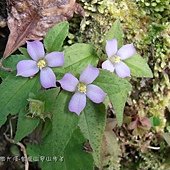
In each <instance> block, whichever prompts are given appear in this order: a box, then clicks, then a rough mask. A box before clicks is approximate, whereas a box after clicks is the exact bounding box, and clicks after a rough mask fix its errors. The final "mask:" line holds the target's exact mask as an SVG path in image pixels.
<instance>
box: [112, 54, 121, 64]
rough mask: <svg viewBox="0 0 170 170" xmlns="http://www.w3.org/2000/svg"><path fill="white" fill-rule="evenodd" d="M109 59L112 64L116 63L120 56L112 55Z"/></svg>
mask: <svg viewBox="0 0 170 170" xmlns="http://www.w3.org/2000/svg"><path fill="white" fill-rule="evenodd" d="M110 61H111V62H112V63H113V64H116V63H119V62H120V61H121V58H120V57H119V56H113V57H111V58H110Z"/></svg>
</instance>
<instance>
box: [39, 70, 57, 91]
mask: <svg viewBox="0 0 170 170" xmlns="http://www.w3.org/2000/svg"><path fill="white" fill-rule="evenodd" d="M40 82H41V85H42V86H43V87H44V88H50V87H56V76H55V74H54V72H53V70H52V69H51V68H49V67H45V68H43V69H41V71H40Z"/></svg>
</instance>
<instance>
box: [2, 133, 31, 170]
mask: <svg viewBox="0 0 170 170" xmlns="http://www.w3.org/2000/svg"><path fill="white" fill-rule="evenodd" d="M4 136H5V139H6V140H7V141H8V142H10V143H13V144H16V145H18V146H19V147H20V148H21V152H22V153H23V155H24V158H25V170H28V169H29V162H28V156H27V152H26V148H25V146H24V145H23V144H22V143H21V142H17V143H16V142H15V141H14V140H13V139H10V138H9V137H8V136H7V134H6V133H4Z"/></svg>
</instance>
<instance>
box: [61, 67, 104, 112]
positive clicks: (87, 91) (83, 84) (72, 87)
mask: <svg viewBox="0 0 170 170" xmlns="http://www.w3.org/2000/svg"><path fill="white" fill-rule="evenodd" d="M98 75H99V70H98V69H97V68H95V67H93V66H91V65H89V66H88V67H87V68H86V69H85V70H84V71H83V72H82V73H81V75H80V79H79V80H78V79H77V78H76V77H74V76H73V75H72V74H71V73H66V74H65V75H64V77H63V78H62V79H61V80H59V83H60V84H61V87H62V88H63V89H64V90H67V91H70V92H75V94H74V95H73V96H72V98H71V100H70V103H69V110H70V111H71V112H75V113H76V114H77V115H79V114H80V112H81V111H82V110H83V109H84V108H85V106H86V96H87V97H88V98H89V99H90V100H92V101H93V102H94V103H101V102H103V101H104V99H105V96H106V93H105V92H104V91H103V90H102V89H101V88H100V87H98V86H96V85H94V84H91V83H92V82H93V81H94V80H95V79H96V78H97V77H98Z"/></svg>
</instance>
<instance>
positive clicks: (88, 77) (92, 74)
mask: <svg viewBox="0 0 170 170" xmlns="http://www.w3.org/2000/svg"><path fill="white" fill-rule="evenodd" d="M98 75H99V69H98V68H96V67H93V66H92V65H88V66H87V67H86V69H85V70H84V71H83V72H82V73H81V75H80V82H83V83H85V84H90V83H92V82H93V81H94V80H95V79H96V78H97V77H98Z"/></svg>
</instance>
